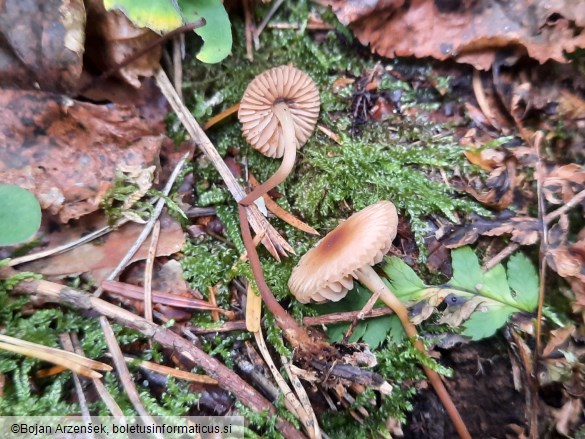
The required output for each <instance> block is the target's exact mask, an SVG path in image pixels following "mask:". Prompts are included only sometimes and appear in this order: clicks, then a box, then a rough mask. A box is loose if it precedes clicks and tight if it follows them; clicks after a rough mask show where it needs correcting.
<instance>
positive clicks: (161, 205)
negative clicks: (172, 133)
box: [94, 153, 189, 297]
mask: <svg viewBox="0 0 585 439" xmlns="http://www.w3.org/2000/svg"><path fill="white" fill-rule="evenodd" d="M187 157H189V153H186V154H185V155H184V156H183V157H182V158H181V160H179V163H177V165H176V166H175V169H174V170H173V173H172V174H171V176H170V177H169V179H168V180H167V184H166V185H165V187H164V189H163V190H162V193H163V194H164V195H165V196H167V195H169V193H170V192H171V189H172V188H173V184H174V183H175V180H176V179H177V177H178V176H179V174H180V173H181V169H183V166H184V165H185V162H186V161H187ZM165 203H166V201H165V199H164V197H161V198H160V199H159V200H158V201H157V202H156V204H155V206H154V211H153V212H152V215H151V216H150V218H149V220H148V222H147V223H146V224H145V225H144V228H143V229H142V231H141V232H140V235H139V236H138V238H136V241H135V242H134V244H132V247H130V250H128V252H127V253H126V255H125V256H124V257H123V258H122V260H121V261H120V262H119V263H118V265H117V266H116V268H114V271H112V272H111V273H110V275H109V276H108V277H107V278H106V279H107V280H115V279H116V278H117V277H118V275H119V274H120V273H121V272H122V270H124V268H126V265H128V263H129V262H130V261H131V260H132V258H133V257H134V254H135V253H136V252H137V251H138V249H139V248H140V246H141V245H142V243H143V242H144V241H146V238H147V237H148V235H150V232H151V231H152V229H153V227H154V224H155V223H156V221H157V220H158V217H159V216H160V214H161V212H162V210H163V208H164V207H165ZM102 292H103V290H102V288H101V287H99V288H98V289H97V290H96V291H95V293H94V296H96V297H99V296H100V295H101V294H102Z"/></svg>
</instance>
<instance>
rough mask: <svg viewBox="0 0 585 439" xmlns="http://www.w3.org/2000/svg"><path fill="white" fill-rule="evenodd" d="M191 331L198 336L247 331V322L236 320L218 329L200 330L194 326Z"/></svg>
mask: <svg viewBox="0 0 585 439" xmlns="http://www.w3.org/2000/svg"><path fill="white" fill-rule="evenodd" d="M189 330H190V331H191V332H192V333H193V334H196V335H205V334H213V333H215V332H231V331H245V330H246V322H245V321H244V320H234V321H233V322H225V323H224V324H223V325H221V326H218V327H216V328H199V327H196V326H193V327H191V328H189Z"/></svg>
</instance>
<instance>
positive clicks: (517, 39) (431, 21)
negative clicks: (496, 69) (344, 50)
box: [327, 0, 585, 70]
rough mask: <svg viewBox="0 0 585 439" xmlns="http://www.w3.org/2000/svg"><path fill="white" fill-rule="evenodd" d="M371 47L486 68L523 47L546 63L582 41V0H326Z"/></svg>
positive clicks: (584, 44) (584, 35) (584, 19)
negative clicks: (500, 56) (509, 50)
mask: <svg viewBox="0 0 585 439" xmlns="http://www.w3.org/2000/svg"><path fill="white" fill-rule="evenodd" d="M327 3H328V4H329V5H330V6H331V7H332V8H333V11H334V12H335V14H336V15H337V18H338V19H339V20H340V21H341V22H342V23H343V24H345V25H350V27H351V29H352V30H353V31H354V33H355V35H356V36H357V38H358V39H359V40H360V42H361V43H362V44H364V45H370V48H371V50H372V51H373V52H376V53H378V54H380V55H382V56H386V57H390V58H393V57H395V56H416V57H419V58H421V57H427V56H431V57H433V58H436V59H439V60H445V59H448V58H452V59H455V60H456V61H457V62H461V63H468V64H472V65H473V66H474V67H476V68H477V69H480V70H488V69H489V68H490V67H491V65H492V63H493V62H494V60H495V56H496V52H498V51H500V50H502V49H504V48H515V49H519V50H521V51H522V50H523V51H525V52H526V53H527V54H528V56H530V57H531V58H533V59H535V60H537V61H539V62H540V63H544V62H545V61H548V60H550V59H552V60H555V61H558V62H567V59H566V58H565V57H564V53H565V52H568V53H570V52H573V51H575V50H576V49H577V48H582V47H585V33H584V32H583V27H585V4H584V3H583V2H575V1H571V0H555V1H552V2H551V1H549V0H535V1H515V2H493V1H490V0H478V1H457V2H453V1H443V2H438V1H433V0H413V1H409V2H407V1H405V0H378V1H368V2H359V1H356V0H329V1H328V2H327Z"/></svg>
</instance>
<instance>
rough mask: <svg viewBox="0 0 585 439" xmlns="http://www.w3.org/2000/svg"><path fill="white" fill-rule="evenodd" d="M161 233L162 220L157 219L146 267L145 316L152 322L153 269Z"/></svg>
mask: <svg viewBox="0 0 585 439" xmlns="http://www.w3.org/2000/svg"><path fill="white" fill-rule="evenodd" d="M159 233H160V221H156V222H155V223H154V228H153V229H152V236H151V238H150V247H149V248H148V256H147V257H146V267H145V268H144V318H145V319H146V320H148V321H149V322H152V270H153V268H154V258H155V257H156V247H157V245H158V235H159Z"/></svg>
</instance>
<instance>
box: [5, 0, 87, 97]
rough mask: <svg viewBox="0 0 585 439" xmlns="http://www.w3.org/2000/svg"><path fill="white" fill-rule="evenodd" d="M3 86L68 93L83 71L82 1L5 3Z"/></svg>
mask: <svg viewBox="0 0 585 439" xmlns="http://www.w3.org/2000/svg"><path fill="white" fill-rule="evenodd" d="M0 5H1V6H0V40H1V41H2V44H0V86H12V87H14V86H16V87H19V88H25V89H35V88H36V89H39V88H40V89H41V90H46V91H55V92H61V93H68V92H72V91H74V90H76V89H77V88H78V86H79V79H80V77H81V71H82V66H83V64H82V59H83V53H84V43H85V32H84V28H85V11H84V6H83V1H82V0H32V1H26V2H21V1H7V2H4V1H3V2H2V3H0Z"/></svg>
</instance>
